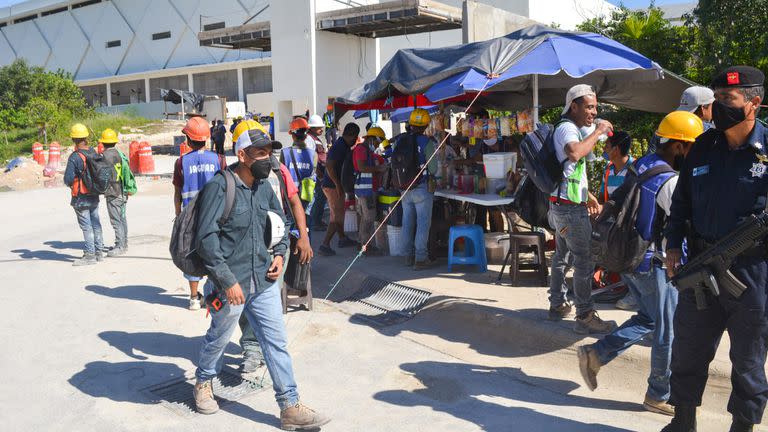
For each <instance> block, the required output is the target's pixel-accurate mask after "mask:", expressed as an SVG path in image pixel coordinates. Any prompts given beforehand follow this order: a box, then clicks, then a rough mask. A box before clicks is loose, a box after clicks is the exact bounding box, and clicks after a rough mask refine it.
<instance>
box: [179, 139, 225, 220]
mask: <svg viewBox="0 0 768 432" xmlns="http://www.w3.org/2000/svg"><path fill="white" fill-rule="evenodd" d="M181 169H182V175H183V176H184V186H182V188H181V205H182V206H183V207H186V205H187V204H189V202H190V201H192V198H194V197H195V195H197V194H198V192H200V191H201V190H202V189H203V186H205V184H206V183H208V182H209V181H210V180H211V179H212V178H213V175H214V174H216V172H217V171H219V170H220V169H221V161H220V159H219V155H218V154H216V153H214V152H212V151H208V150H205V149H200V150H198V151H192V152H189V153H187V154H185V155H184V156H182V157H181Z"/></svg>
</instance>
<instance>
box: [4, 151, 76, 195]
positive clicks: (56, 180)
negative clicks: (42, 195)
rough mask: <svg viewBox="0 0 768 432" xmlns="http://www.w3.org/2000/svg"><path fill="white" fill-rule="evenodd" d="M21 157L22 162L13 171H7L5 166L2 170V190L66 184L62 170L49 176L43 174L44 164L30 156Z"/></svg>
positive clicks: (19, 189)
mask: <svg viewBox="0 0 768 432" xmlns="http://www.w3.org/2000/svg"><path fill="white" fill-rule="evenodd" d="M21 159H22V161H21V163H20V164H19V165H18V166H16V168H14V169H12V170H11V171H8V172H5V168H3V169H2V170H1V171H0V190H4V191H8V190H12V191H21V190H29V189H38V188H41V187H53V186H61V185H63V184H64V176H63V173H62V172H60V171H59V172H57V173H56V175H55V177H53V178H48V177H45V176H43V166H41V165H38V164H37V162H35V161H34V160H32V159H30V158H25V157H23V158H21ZM64 161H66V159H64Z"/></svg>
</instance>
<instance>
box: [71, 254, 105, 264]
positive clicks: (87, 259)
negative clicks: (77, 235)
mask: <svg viewBox="0 0 768 432" xmlns="http://www.w3.org/2000/svg"><path fill="white" fill-rule="evenodd" d="M97 262H99V260H97V259H96V255H91V254H85V255H83V257H82V258H80V259H77V260H75V261H74V262H73V263H72V266H74V267H80V266H87V265H94V264H96V263H97Z"/></svg>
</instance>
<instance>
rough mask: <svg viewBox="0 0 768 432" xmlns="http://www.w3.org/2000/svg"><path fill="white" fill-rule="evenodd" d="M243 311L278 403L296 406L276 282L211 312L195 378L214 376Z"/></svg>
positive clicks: (207, 289)
mask: <svg viewBox="0 0 768 432" xmlns="http://www.w3.org/2000/svg"><path fill="white" fill-rule="evenodd" d="M203 289H204V291H205V293H206V295H207V294H209V293H210V292H211V291H212V290H213V283H211V281H210V279H209V280H208V282H206V283H205V287H204V288H203ZM222 297H223V296H222ZM242 313H245V314H246V316H247V317H248V322H249V323H250V324H251V326H252V327H253V331H254V332H255V333H256V338H257V339H258V340H259V345H261V349H262V351H263V353H264V362H265V363H266V365H267V370H268V371H269V376H270V377H271V378H272V388H273V389H274V391H275V399H276V400H277V404H278V405H279V406H280V409H281V410H284V409H286V408H288V407H290V406H293V405H296V403H298V401H299V393H298V390H297V389H296V380H295V379H294V377H293V366H292V364H291V356H290V355H289V354H288V349H287V346H288V337H287V334H286V331H285V322H283V305H282V303H281V299H280V286H279V283H277V282H276V283H274V284H272V286H270V287H269V288H267V289H266V290H264V291H262V292H261V293H257V294H253V293H251V294H248V296H247V297H246V299H245V305H239V306H232V305H230V304H229V303H227V302H224V307H223V308H221V310H219V311H218V312H216V313H212V314H211V326H210V327H209V328H208V332H207V333H206V334H205V338H204V339H203V346H202V347H201V348H200V359H199V360H198V363H197V371H195V376H196V377H197V381H198V382H201V381H207V380H210V379H213V377H215V376H216V375H217V374H218V373H219V372H220V371H221V367H222V365H223V362H224V360H223V356H222V354H224V348H225V347H226V346H227V344H229V340H230V339H231V338H232V333H234V332H235V328H237V322H238V320H239V319H240V314H242Z"/></svg>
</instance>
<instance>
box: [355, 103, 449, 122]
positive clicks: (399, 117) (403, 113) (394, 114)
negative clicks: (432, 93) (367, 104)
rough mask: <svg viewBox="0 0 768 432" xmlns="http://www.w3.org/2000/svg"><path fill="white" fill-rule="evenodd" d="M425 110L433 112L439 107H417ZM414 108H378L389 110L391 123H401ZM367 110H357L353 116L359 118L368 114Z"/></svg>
mask: <svg viewBox="0 0 768 432" xmlns="http://www.w3.org/2000/svg"><path fill="white" fill-rule="evenodd" d="M419 108H423V109H425V110H427V111H428V112H429V113H430V114H434V113H436V112H438V111H439V108H438V107H437V105H427V106H423V107H419ZM414 109H415V108H414V107H406V108H398V109H396V110H380V111H382V112H389V113H390V114H389V120H391V121H392V123H401V122H404V121H408V117H410V115H411V113H412V112H413V110H414ZM368 112H369V110H357V111H355V114H354V117H355V118H356V119H361V118H363V117H365V116H367V115H368Z"/></svg>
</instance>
